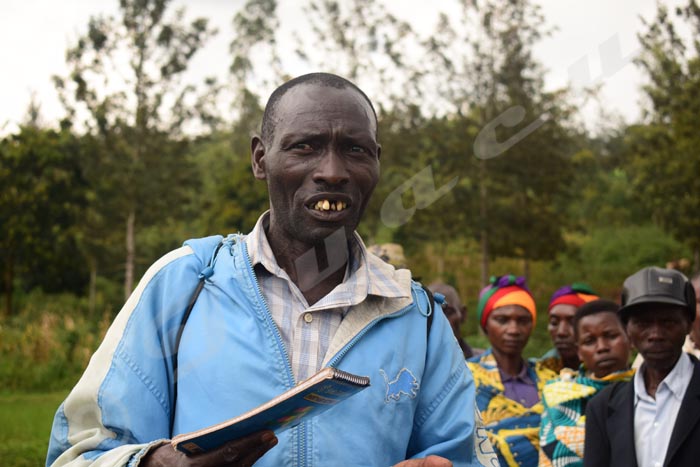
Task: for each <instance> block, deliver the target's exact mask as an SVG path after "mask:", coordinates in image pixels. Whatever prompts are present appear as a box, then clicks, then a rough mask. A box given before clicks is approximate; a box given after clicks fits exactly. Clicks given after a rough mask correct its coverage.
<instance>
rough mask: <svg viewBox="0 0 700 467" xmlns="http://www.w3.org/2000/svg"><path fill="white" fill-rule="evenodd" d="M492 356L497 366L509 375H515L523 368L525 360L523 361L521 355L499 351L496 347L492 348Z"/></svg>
mask: <svg viewBox="0 0 700 467" xmlns="http://www.w3.org/2000/svg"><path fill="white" fill-rule="evenodd" d="M492 352H493V357H494V358H495V359H496V363H497V364H498V368H499V369H500V370H501V371H502V372H503V373H506V374H508V375H510V376H516V375H518V374H520V372H521V371H522V369H523V365H524V364H525V362H524V361H523V356H522V355H511V354H504V353H501V352H499V351H498V350H496V349H492Z"/></svg>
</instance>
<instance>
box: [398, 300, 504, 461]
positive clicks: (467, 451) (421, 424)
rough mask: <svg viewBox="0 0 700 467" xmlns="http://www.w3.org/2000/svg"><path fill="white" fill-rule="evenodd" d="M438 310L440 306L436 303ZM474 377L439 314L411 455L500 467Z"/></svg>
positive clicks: (422, 384) (414, 427) (441, 315)
mask: <svg viewBox="0 0 700 467" xmlns="http://www.w3.org/2000/svg"><path fill="white" fill-rule="evenodd" d="M434 309H435V310H440V308H439V305H437V304H436V305H435V308H434ZM474 394H475V393H474V380H473V378H472V375H471V372H470V371H469V369H468V368H467V365H466V363H465V360H464V355H463V354H462V351H461V349H460V347H459V344H458V343H457V340H456V339H455V337H454V334H453V333H452V329H451V328H450V326H449V323H448V322H447V318H445V315H444V314H443V313H441V312H437V313H435V316H434V319H433V324H432V327H431V329H430V335H429V336H428V349H427V355H426V366H425V372H424V374H423V380H422V382H421V390H420V401H419V404H418V410H417V412H416V417H415V421H414V425H413V434H412V436H411V441H410V443H409V452H408V456H409V458H412V459H418V458H423V457H427V456H429V455H432V454H434V455H438V456H442V457H446V458H448V459H450V460H451V461H452V462H453V464H454V465H455V467H458V466H481V465H484V466H489V467H490V466H494V467H497V466H498V460H497V458H496V457H495V454H494V452H493V448H492V447H491V443H490V442H489V440H488V438H487V436H486V431H485V430H484V428H483V425H482V424H481V418H480V416H479V413H478V410H477V408H476V404H475V402H474V397H475V395H474Z"/></svg>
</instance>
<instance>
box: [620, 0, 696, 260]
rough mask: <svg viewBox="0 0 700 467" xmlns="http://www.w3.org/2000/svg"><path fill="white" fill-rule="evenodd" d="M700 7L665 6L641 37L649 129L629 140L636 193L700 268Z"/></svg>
mask: <svg viewBox="0 0 700 467" xmlns="http://www.w3.org/2000/svg"><path fill="white" fill-rule="evenodd" d="M698 37H700V6H699V5H698V3H697V1H695V0H690V1H688V2H687V3H686V5H685V6H683V7H678V8H677V9H675V11H669V9H668V8H667V7H666V6H664V5H660V6H659V8H658V11H657V15H656V18H655V19H654V21H653V22H648V23H646V31H645V32H644V33H643V34H641V35H640V36H639V39H640V42H641V44H642V53H641V55H640V57H639V58H638V60H637V63H638V64H639V66H641V68H642V69H643V70H644V71H645V72H646V74H647V77H648V82H647V83H646V85H645V86H644V91H645V93H646V96H647V97H648V101H649V107H648V108H647V122H646V124H642V125H637V126H635V127H633V128H632V129H631V130H630V132H629V136H628V141H627V142H628V147H629V167H630V169H629V170H630V172H631V174H632V181H633V183H634V188H635V193H636V194H637V196H638V197H639V200H640V201H641V202H642V203H644V204H645V205H647V206H648V207H649V208H650V210H651V211H652V215H653V219H654V220H655V221H656V222H657V224H658V225H660V226H662V227H664V228H665V229H666V230H667V231H669V232H671V233H673V234H674V235H675V236H676V238H678V239H679V240H681V241H683V242H685V243H686V244H688V245H690V246H691V247H692V248H693V249H694V251H695V263H696V264H695V268H696V269H697V268H698V267H700V236H699V235H698V232H700V216H698V212H700V177H698V174H700V157H698V147H700V132H698V115H700V40H698Z"/></svg>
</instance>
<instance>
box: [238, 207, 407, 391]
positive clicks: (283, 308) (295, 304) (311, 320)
mask: <svg viewBox="0 0 700 467" xmlns="http://www.w3.org/2000/svg"><path fill="white" fill-rule="evenodd" d="M268 218H269V211H268V212H266V213H264V214H263V215H262V216H260V218H259V219H258V221H257V223H256V224H255V227H254V228H253V230H252V231H251V232H250V234H249V235H247V236H246V237H245V243H246V247H247V250H248V255H249V257H250V260H251V264H252V265H253V269H254V271H255V276H256V277H257V279H258V283H259V285H260V290H261V293H262V296H263V298H264V300H265V303H266V305H267V308H268V310H269V311H270V314H271V316H272V319H273V321H274V322H275V324H276V325H277V328H278V329H279V331H280V335H281V337H282V341H283V343H284V346H285V349H286V351H287V354H288V357H289V361H290V362H291V366H292V372H293V374H294V377H295V379H296V381H297V382H300V381H303V380H305V379H307V378H308V377H310V376H312V375H313V374H314V373H316V372H317V371H318V370H319V369H320V367H321V364H322V362H323V360H324V357H325V356H326V352H327V350H328V347H329V346H330V343H331V341H332V339H333V336H334V335H335V332H336V331H337V330H338V327H339V326H340V323H341V322H342V320H343V317H344V316H345V314H346V313H348V312H349V311H351V309H352V307H353V306H355V305H357V304H359V303H361V302H363V301H364V300H365V299H366V298H367V296H368V295H376V296H381V297H389V298H394V297H405V296H406V293H405V290H404V289H402V287H401V286H400V285H399V284H398V283H397V282H396V281H395V280H394V279H393V278H391V277H389V276H387V275H386V274H385V273H384V272H382V271H381V270H380V269H379V268H376V267H374V266H373V265H372V263H371V262H370V261H367V260H366V258H367V255H368V254H369V253H368V252H367V249H366V248H365V246H364V244H363V242H362V240H361V239H360V236H359V235H357V233H355V234H354V235H353V237H352V238H351V239H350V241H348V246H349V254H348V261H347V266H346V269H345V277H344V279H343V282H342V283H340V284H338V285H337V286H336V287H335V288H334V289H333V290H332V291H331V292H330V293H329V294H328V295H326V296H325V297H323V298H321V299H320V300H318V301H317V302H316V303H314V304H313V305H309V304H308V302H307V301H306V298H304V295H303V294H302V292H301V290H300V289H299V287H297V285H296V284H295V283H294V282H292V280H291V279H290V278H289V276H288V275H287V273H286V272H285V271H284V269H282V268H281V267H280V266H279V265H278V264H277V260H276V258H275V255H274V253H273V252H272V248H271V247H270V244H269V242H268V240H267V235H266V234H265V224H267V222H269V221H268Z"/></svg>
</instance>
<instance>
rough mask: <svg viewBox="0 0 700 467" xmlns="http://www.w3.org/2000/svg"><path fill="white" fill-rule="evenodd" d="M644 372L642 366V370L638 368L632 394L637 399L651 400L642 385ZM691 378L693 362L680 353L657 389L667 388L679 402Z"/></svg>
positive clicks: (686, 355)
mask: <svg viewBox="0 0 700 467" xmlns="http://www.w3.org/2000/svg"><path fill="white" fill-rule="evenodd" d="M644 371H645V370H644V366H642V368H640V369H639V371H637V372H636V373H635V375H634V393H635V395H636V396H637V399H640V398H643V399H651V396H649V393H648V392H647V388H646V386H645V384H644ZM692 376H693V362H692V360H691V359H690V357H689V356H688V354H686V353H685V352H681V356H680V358H679V359H678V361H677V362H676V364H675V365H674V366H673V369H672V370H671V372H670V373H669V374H667V375H666V377H665V378H664V380H663V381H661V383H660V384H659V388H661V387H662V386H666V387H668V389H669V390H670V391H671V394H673V396H674V397H675V398H677V399H678V400H679V401H682V400H683V396H685V391H686V389H688V384H690V379H691V378H692Z"/></svg>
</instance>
